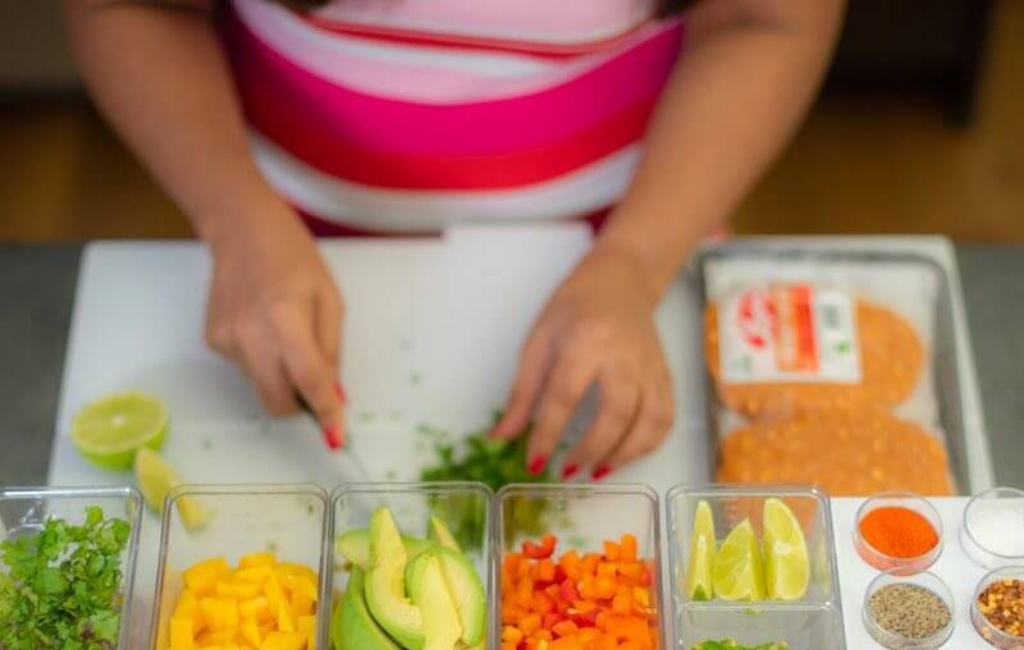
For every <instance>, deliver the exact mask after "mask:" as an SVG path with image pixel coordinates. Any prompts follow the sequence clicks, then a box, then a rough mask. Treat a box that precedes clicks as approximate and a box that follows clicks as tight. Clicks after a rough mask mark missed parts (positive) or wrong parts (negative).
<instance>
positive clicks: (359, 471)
mask: <svg viewBox="0 0 1024 650" xmlns="http://www.w3.org/2000/svg"><path fill="white" fill-rule="evenodd" d="M295 401H296V402H298V403H299V406H301V407H302V410H303V411H305V412H306V415H308V416H309V417H311V418H313V421H314V422H315V423H316V426H317V428H320V421H319V420H318V419H317V417H316V413H314V412H313V409H312V407H310V405H309V402H307V401H306V400H305V398H304V397H302V395H301V394H300V393H298V392H296V393H295ZM324 438H325V439H326V442H327V446H328V447H330V448H331V449H338V446H337V445H338V443H337V442H336V441H334V440H331V439H330V437H329V436H328V434H327V433H326V432H324ZM352 442H353V440H352V436H349V440H348V444H347V445H345V446H344V447H342V448H341V452H342V453H343V454H345V455H346V456H347V457H348V459H349V461H351V463H352V467H354V468H355V474H356V478H357V479H358V481H357V482H359V483H372V482H373V481H371V480H370V473H369V472H367V471H366V465H364V464H363V461H362V459H361V458H360V457H359V454H357V453H356V450H355V449H354V448H353V446H352Z"/></svg>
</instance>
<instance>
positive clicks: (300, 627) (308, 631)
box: [295, 615, 316, 650]
mask: <svg viewBox="0 0 1024 650" xmlns="http://www.w3.org/2000/svg"><path fill="white" fill-rule="evenodd" d="M295 631H296V632H299V633H301V634H305V635H306V648H307V650H316V616H313V615H309V616H300V617H299V620H297V621H296V622H295Z"/></svg>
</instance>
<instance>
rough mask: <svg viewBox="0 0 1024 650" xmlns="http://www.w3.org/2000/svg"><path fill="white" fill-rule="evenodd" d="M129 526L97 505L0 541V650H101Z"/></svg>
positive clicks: (113, 611) (107, 644)
mask: <svg viewBox="0 0 1024 650" xmlns="http://www.w3.org/2000/svg"><path fill="white" fill-rule="evenodd" d="M130 535H131V528H130V527H129V525H128V522H126V521H124V520H123V519H113V518H111V519H105V518H104V516H103V510H102V509H101V508H99V507H97V506H90V507H87V508H86V509H85V523H84V524H83V525H81V526H75V525H72V524H69V523H68V522H66V521H64V520H63V519H56V518H54V519H48V520H47V521H46V523H45V524H44V525H43V529H42V530H41V531H40V532H38V533H36V534H34V535H28V536H25V537H17V538H14V539H9V540H6V541H4V542H0V563H2V564H3V565H4V566H5V567H6V570H5V571H0V630H3V638H2V640H0V649H2V650H37V649H39V648H60V649H61V650H109V649H110V648H112V647H114V646H116V645H117V641H118V635H119V632H120V629H121V605H122V597H123V593H122V585H121V582H122V578H123V576H122V574H121V553H122V552H124V550H125V548H126V547H127V545H128V538H129V537H130Z"/></svg>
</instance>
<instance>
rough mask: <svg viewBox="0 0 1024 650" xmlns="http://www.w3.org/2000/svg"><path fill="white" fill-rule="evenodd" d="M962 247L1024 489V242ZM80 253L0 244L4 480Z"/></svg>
mask: <svg viewBox="0 0 1024 650" xmlns="http://www.w3.org/2000/svg"><path fill="white" fill-rule="evenodd" d="M957 254H958V258H959V262H960V272H961V276H962V281H963V287H964V298H965V300H966V304H967V313H968V318H969V322H970V327H971V339H972V343H973V346H974V354H975V362H976V364H977V371H978V379H979V381H980V384H981V397H982V404H983V405H984V408H985V419H986V424H987V427H988V433H989V444H990V445H991V448H992V457H993V460H994V464H995V471H996V480H997V481H998V482H999V483H1000V484H1001V485H1013V486H1017V487H1022V488H1024V381H1022V379H1024V246H1005V247H1003V246H961V247H958V249H957ZM80 255H81V247H80V246H77V245H57V246H50V245H45V246H0V486H2V485H41V484H43V483H45V482H46V470H47V467H48V464H49V457H50V443H51V439H52V435H53V423H54V420H55V417H56V409H57V396H58V393H59V391H60V381H61V375H62V371H63V367H64V349H65V346H66V343H67V334H68V326H69V325H70V320H71V309H72V306H73V302H74V293H75V285H76V282H77V278H78V262H79V257H80Z"/></svg>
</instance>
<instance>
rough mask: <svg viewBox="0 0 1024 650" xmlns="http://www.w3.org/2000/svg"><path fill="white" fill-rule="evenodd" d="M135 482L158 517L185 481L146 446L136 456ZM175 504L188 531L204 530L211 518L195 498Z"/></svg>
mask: <svg viewBox="0 0 1024 650" xmlns="http://www.w3.org/2000/svg"><path fill="white" fill-rule="evenodd" d="M135 482H136V483H137V484H138V486H139V491H140V492H142V498H143V499H145V501H146V505H148V506H149V507H150V508H152V509H153V510H154V511H156V513H157V514H161V513H163V511H164V501H165V499H166V498H167V493H168V492H170V491H171V490H172V489H174V488H176V487H178V486H179V485H181V479H180V478H179V477H178V474H177V473H176V472H175V471H174V469H173V468H171V466H170V465H168V464H167V463H166V462H164V459H162V458H160V456H159V454H157V453H156V452H155V451H153V450H152V449H147V448H145V447H143V448H142V449H140V450H139V452H138V453H137V454H136V455H135ZM174 503H175V504H176V505H177V506H178V514H179V515H181V522H182V523H183V524H185V528H186V529H188V530H196V529H198V528H201V527H202V526H203V524H205V523H206V521H207V519H209V517H208V515H207V513H206V509H205V508H203V506H202V504H200V503H199V502H198V501H196V500H195V499H193V498H191V497H187V496H183V497H178V498H177V499H175V501H174Z"/></svg>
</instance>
